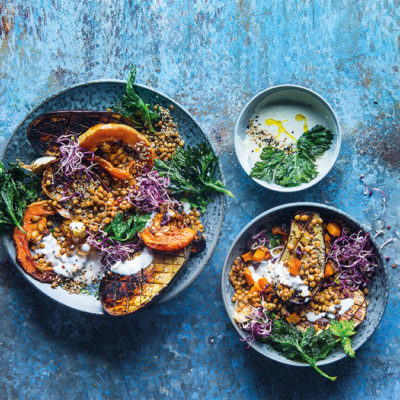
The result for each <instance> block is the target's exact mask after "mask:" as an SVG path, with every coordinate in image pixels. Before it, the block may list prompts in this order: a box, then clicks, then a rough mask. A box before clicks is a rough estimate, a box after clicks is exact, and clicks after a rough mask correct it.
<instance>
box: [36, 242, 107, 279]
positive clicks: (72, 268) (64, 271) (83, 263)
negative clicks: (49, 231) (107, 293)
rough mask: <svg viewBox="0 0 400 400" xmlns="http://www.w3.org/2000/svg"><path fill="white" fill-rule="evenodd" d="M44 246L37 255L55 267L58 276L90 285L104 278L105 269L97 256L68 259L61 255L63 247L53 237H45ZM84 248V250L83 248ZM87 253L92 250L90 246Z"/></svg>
mask: <svg viewBox="0 0 400 400" xmlns="http://www.w3.org/2000/svg"><path fill="white" fill-rule="evenodd" d="M41 243H42V244H44V248H43V249H41V248H39V249H37V250H36V251H35V253H36V254H40V255H43V256H44V257H45V259H46V260H47V261H49V262H50V263H51V265H52V266H53V270H54V272H55V273H56V274H59V275H62V276H65V277H67V278H72V277H73V278H74V280H75V281H78V282H83V283H86V284H87V285H90V284H91V283H92V282H93V281H94V280H95V279H101V278H102V277H103V273H104V271H103V267H102V265H101V263H100V260H99V259H98V255H96V254H91V253H90V254H87V255H84V256H81V255H78V254H74V255H72V256H71V257H68V256H67V255H66V254H60V250H61V246H59V244H58V243H57V239H56V238H55V237H54V236H52V235H47V236H45V237H43V239H42V241H41ZM84 246H85V245H83V246H82V250H83V247H84ZM88 247H89V248H88V249H87V248H86V249H87V251H89V250H90V246H89V245H88Z"/></svg>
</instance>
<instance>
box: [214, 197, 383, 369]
mask: <svg viewBox="0 0 400 400" xmlns="http://www.w3.org/2000/svg"><path fill="white" fill-rule="evenodd" d="M298 210H311V211H317V212H319V213H320V215H321V217H322V218H323V219H325V220H326V219H331V218H340V219H341V220H343V221H344V222H345V224H346V225H347V226H349V227H350V228H351V229H352V230H354V231H359V230H360V229H362V230H365V229H364V227H363V226H362V225H361V224H360V223H359V222H357V221H356V220H354V219H353V218H352V217H350V216H349V215H347V214H345V213H344V212H342V211H340V210H337V209H336V208H333V207H330V206H326V205H323V204H318V203H291V204H286V205H282V206H279V207H275V208H272V209H271V210H268V211H265V212H264V213H262V214H260V215H259V216H258V217H256V218H254V219H253V220H252V221H251V222H249V223H248V224H247V225H246V226H245V227H244V228H243V229H242V231H241V232H240V233H239V235H238V236H237V237H236V239H235V241H234V242H233V244H232V246H231V247H230V249H229V251H228V255H227V256H226V258H225V264H224V268H223V271H222V295H223V299H224V304H225V308H226V310H227V312H228V315H229V318H230V320H231V321H232V324H233V325H234V327H235V328H236V330H237V331H238V333H239V335H240V336H241V337H242V338H243V339H244V338H245V337H246V335H245V333H244V331H243V330H241V329H239V327H238V325H237V324H236V322H235V321H234V320H233V312H234V304H233V303H232V301H231V299H232V296H233V293H234V290H233V287H232V285H231V284H230V282H229V276H228V274H229V272H230V270H231V266H232V263H233V262H234V260H235V258H236V257H237V256H238V255H240V254H242V253H243V250H244V248H245V244H246V241H247V240H248V239H249V237H251V236H252V235H254V234H256V233H257V232H259V231H260V230H261V229H262V228H263V227H264V226H265V224H268V223H271V224H277V225H278V224H279V225H280V224H282V223H288V224H289V223H290V220H291V218H292V217H293V215H294V214H295V212H296V211H298ZM372 243H373V245H374V247H375V251H376V254H377V256H378V264H379V266H378V268H377V271H376V274H375V276H374V277H373V279H372V281H371V282H370V283H369V285H368V290H369V293H368V296H367V299H368V300H369V306H368V308H367V316H366V319H365V320H364V322H363V323H362V324H361V325H360V326H359V327H358V328H357V333H356V335H355V336H353V338H352V341H353V347H354V349H355V350H357V349H358V348H359V347H360V346H361V345H362V344H363V343H365V342H366V341H367V340H368V338H369V337H370V336H371V335H372V333H373V332H374V331H375V329H377V327H378V325H379V322H380V321H381V319H382V317H383V314H384V312H385V309H386V305H387V301H388V285H387V278H386V272H385V269H384V266H383V261H382V257H381V255H380V254H379V252H378V250H377V246H376V243H375V240H374V239H372ZM252 348H253V349H255V350H257V351H258V352H259V353H260V354H262V355H264V356H265V357H268V358H271V359H273V360H275V361H279V362H281V363H284V364H288V365H294V366H308V364H305V363H301V362H296V361H292V360H289V359H287V358H285V357H283V356H282V355H281V354H280V353H278V352H277V351H276V350H275V349H274V348H273V347H272V346H270V345H269V344H266V343H261V342H258V341H254V342H253V344H252ZM344 357H346V355H345V353H344V352H343V351H342V350H341V349H340V348H339V347H337V348H335V349H334V351H332V352H331V353H330V354H329V355H328V357H327V358H326V359H325V360H322V361H319V362H318V365H325V364H330V363H332V362H334V361H338V360H340V359H342V358H344Z"/></svg>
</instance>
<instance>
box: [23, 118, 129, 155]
mask: <svg viewBox="0 0 400 400" xmlns="http://www.w3.org/2000/svg"><path fill="white" fill-rule="evenodd" d="M108 123H122V124H126V125H130V122H129V120H128V119H127V118H125V117H123V116H121V115H119V114H116V113H113V112H108V111H89V110H61V111H54V112H50V113H47V114H43V115H40V116H39V117H37V118H35V119H34V120H33V121H32V122H31V123H30V124H29V126H28V130H27V133H28V140H29V142H30V143H31V145H32V147H33V148H34V149H35V150H36V151H37V152H38V153H39V154H45V153H46V150H47V148H48V146H49V145H50V144H51V143H53V142H54V140H55V139H57V137H59V136H62V135H65V134H71V135H74V136H75V135H76V136H79V135H81V134H82V133H84V132H86V131H87V130H88V129H89V128H91V127H92V126H95V125H97V124H108Z"/></svg>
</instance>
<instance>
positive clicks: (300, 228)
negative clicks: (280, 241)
mask: <svg viewBox="0 0 400 400" xmlns="http://www.w3.org/2000/svg"><path fill="white" fill-rule="evenodd" d="M297 215H299V216H300V215H301V217H303V219H301V218H300V219H299V220H296V219H294V220H292V223H291V224H290V233H289V237H288V240H287V242H286V247H285V250H284V251H283V253H282V256H281V261H282V262H285V261H288V260H289V258H290V255H291V254H292V251H293V250H294V249H295V248H296V246H297V243H299V241H300V239H301V237H302V236H303V233H304V230H305V229H306V227H307V226H308V224H309V222H310V217H311V214H310V213H306V212H299V213H297Z"/></svg>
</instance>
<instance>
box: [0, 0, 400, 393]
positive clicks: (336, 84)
mask: <svg viewBox="0 0 400 400" xmlns="http://www.w3.org/2000/svg"><path fill="white" fill-rule="evenodd" d="M399 9H400V1H399V0H381V1H377V0H369V1H366V0H364V1H362V0H360V1H357V0H355V1H354V0H331V1H328V0H321V1H317V0H315V1H313V0H303V1H300V0H286V1H285V0H275V1H264V2H261V1H256V0H253V1H246V0H242V1H238V2H233V1H232V2H229V1H225V0H220V1H198V2H195V1H185V0H158V1H156V0H155V1H150V2H148V1H146V2H142V1H133V0H125V1H123V0H97V1H94V0H91V1H89V0H87V1H82V2H77V1H73V0H13V1H7V0H5V1H4V0H3V1H0V95H1V107H0V134H1V141H2V145H3V144H4V141H5V140H6V139H7V137H8V136H9V135H10V134H11V132H12V130H13V128H14V127H15V126H16V125H17V124H18V123H19V122H20V120H21V119H22V118H23V117H24V116H25V114H26V113H27V112H28V111H30V110H31V109H32V108H33V107H34V106H35V105H36V104H37V103H38V102H40V101H42V100H43V99H44V98H45V97H47V96H48V95H50V94H52V93H55V92H56V91H58V90H59V89H62V88H66V87H68V86H69V85H71V84H74V83H78V82H82V81H85V80H91V79H97V78H124V77H126V75H127V72H128V66H129V64H131V63H135V64H136V65H137V66H138V82H140V83H144V84H147V85H150V86H153V87H154V88H156V89H159V90H161V91H163V92H165V93H166V94H168V95H169V96H171V97H173V98H175V99H176V100H178V101H179V102H180V103H182V104H183V106H185V107H187V108H188V109H189V110H190V111H191V112H192V113H193V114H194V116H195V118H196V119H197V121H198V122H199V123H200V125H201V126H202V127H203V128H204V129H205V131H206V132H208V133H209V134H210V135H211V137H212V139H213V141H214V143H215V144H216V146H217V148H218V151H219V153H220V156H221V160H222V165H223V169H224V172H225V175H226V178H227V184H228V186H229V188H230V189H231V190H232V191H233V192H235V193H236V195H237V197H236V199H235V200H229V201H228V209H227V214H226V221H225V227H224V230H223V234H222V237H221V240H220V243H219V246H218V249H217V251H216V252H215V254H214V257H213V258H212V260H211V262H210V263H209V265H208V266H207V267H206V268H205V270H204V272H203V273H202V274H201V276H200V277H199V278H198V280H197V281H196V282H195V283H194V284H193V285H192V286H191V287H190V288H188V289H187V290H186V291H185V292H183V293H182V294H181V295H180V296H178V297H177V298H176V299H174V300H173V301H172V302H171V303H169V304H166V305H163V306H162V307H158V308H156V309H154V310H153V311H152V312H151V313H147V314H144V315H141V316H140V317H139V318H137V319H135V318H130V319H125V320H109V319H98V318H94V317H90V316H86V315H81V314H78V313H76V312H73V311H70V310H66V309H64V308H62V307H60V306H58V305H55V304H53V303H52V302H48V301H47V300H46V299H44V298H43V297H41V296H40V294H38V293H36V292H35V291H34V290H33V289H32V288H31V287H29V286H28V284H27V283H26V282H25V281H24V280H23V278H22V277H21V276H20V275H19V273H17V272H16V270H15V269H14V268H13V267H12V265H11V264H9V263H8V262H7V261H4V262H3V263H2V264H1V266H0V304H1V311H0V396H1V397H2V398H44V399H50V398H65V399H69V398H79V399H85V398H93V399H97V398H99V399H100V398H114V399H119V398H146V399H149V400H150V399H161V398H171V399H177V398H188V399H196V398H198V399H204V398H210V399H214V398H222V399H232V398H234V399H236V398H238V399H242V398H243V399H256V398H260V399H277V398H280V399H288V398H310V399H313V398H317V397H318V398H338V399H339V398H340V399H344V398H346V399H347V398H351V399H366V398H368V399H376V398H390V399H395V398H400V394H399V393H400V392H399V390H400V365H399V355H400V354H399V353H400V352H399V323H400V311H399V289H398V288H399V274H400V271H399V270H398V269H392V268H391V265H392V264H393V263H394V262H398V263H400V255H399V251H398V250H399V246H398V242H395V243H394V244H392V245H390V246H388V247H386V248H385V254H386V255H388V256H390V257H391V260H390V261H389V262H388V263H387V265H386V267H387V271H388V273H389V282H390V289H391V293H390V299H389V306H388V309H387V312H386V314H385V317H384V319H383V321H382V324H381V325H380V327H379V329H378V331H377V332H376V333H375V334H374V335H373V337H372V338H371V339H370V340H369V341H368V343H366V344H365V345H364V346H363V347H362V348H361V349H360V350H359V351H358V354H357V358H356V359H355V360H344V361H341V362H338V363H336V364H334V365H332V366H330V367H327V368H326V370H327V372H328V373H330V374H337V375H338V379H337V381H336V382H335V383H330V382H327V381H326V380H324V379H323V378H320V377H319V376H318V375H316V374H315V373H314V372H313V371H312V370H311V369H306V368H301V369H298V368H297V369H296V368H289V367H286V366H283V365H280V364H277V363H275V362H273V361H269V360H264V359H262V358H261V357H260V356H258V355H257V354H255V353H254V352H253V351H246V350H245V346H244V345H243V343H241V342H239V340H238V337H237V334H236V333H235V331H234V330H233V328H232V327H231V326H230V323H229V320H228V317H227V316H226V314H225V311H224V307H223V304H222V300H221V294H220V272H221V268H222V264H223V260H224V256H225V253H226V251H227V249H228V246H229V243H230V241H231V240H232V238H233V237H234V236H235V235H236V234H237V233H238V232H239V230H240V229H241V228H242V227H243V225H244V224H245V223H247V222H248V221H249V220H250V219H251V218H252V217H254V216H255V215H257V214H258V213H260V212H261V211H264V210H265V209H268V208H270V207H272V206H275V205H278V204H281V203H286V202H290V201H294V200H310V201H318V202H323V203H328V204H332V205H335V206H337V207H339V208H341V209H343V210H345V211H347V212H349V213H351V214H353V215H354V216H355V217H357V218H359V219H360V220H362V221H363V222H365V223H368V221H369V219H368V213H369V216H370V217H371V216H373V214H374V210H376V209H378V208H379V204H380V203H379V202H380V199H379V197H378V196H377V195H376V194H374V196H373V197H372V198H368V197H366V196H363V195H362V192H363V187H362V185H361V184H360V182H359V176H360V174H361V173H363V174H365V175H366V177H367V181H368V183H369V184H371V185H372V186H379V187H381V188H382V189H384V190H385V192H386V194H387V198H388V223H390V224H391V225H392V229H391V230H390V231H387V233H386V239H389V238H390V237H399V236H400V234H399V230H400V229H399V228H400V225H399V200H400V195H399V191H398V187H399V166H400V153H399V151H400V119H399V116H400V103H399V97H400V96H399V95H400V90H399V75H400V74H399V68H400V11H399ZM280 83H296V84H300V85H305V86H308V87H310V88H312V89H314V90H316V91H317V92H319V93H320V94H322V95H323V96H324V97H325V98H326V99H327V100H328V101H329V102H331V103H332V105H333V106H334V108H335V109H336V111H337V113H338V116H339V119H340V121H341V123H342V128H343V134H344V141H343V145H342V152H341V154H340V157H339V160H338V162H337V164H336V166H335V168H334V169H333V171H332V172H331V173H330V174H329V175H328V177H327V178H326V179H325V180H323V181H322V182H321V183H319V184H318V185H317V186H315V187H314V188H313V189H311V190H308V191H306V192H303V193H299V194H295V195H278V194H275V193H273V192H269V191H267V190H264V189H262V188H260V187H258V186H257V185H256V184H254V183H253V182H252V181H250V180H249V179H248V178H247V177H246V176H245V175H244V173H243V171H242V170H241V169H240V167H239V165H238V163H237V161H236V158H235V156H234V152H233V139H232V133H233V127H234V124H235V121H236V119H237V116H238V114H239V112H240V110H241V108H242V107H243V105H244V104H245V103H246V102H247V101H248V100H249V98H250V97H251V96H253V95H254V94H255V93H257V92H258V91H260V90H262V89H265V88H266V87H268V86H270V85H275V84H280ZM381 240H382V239H381Z"/></svg>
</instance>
